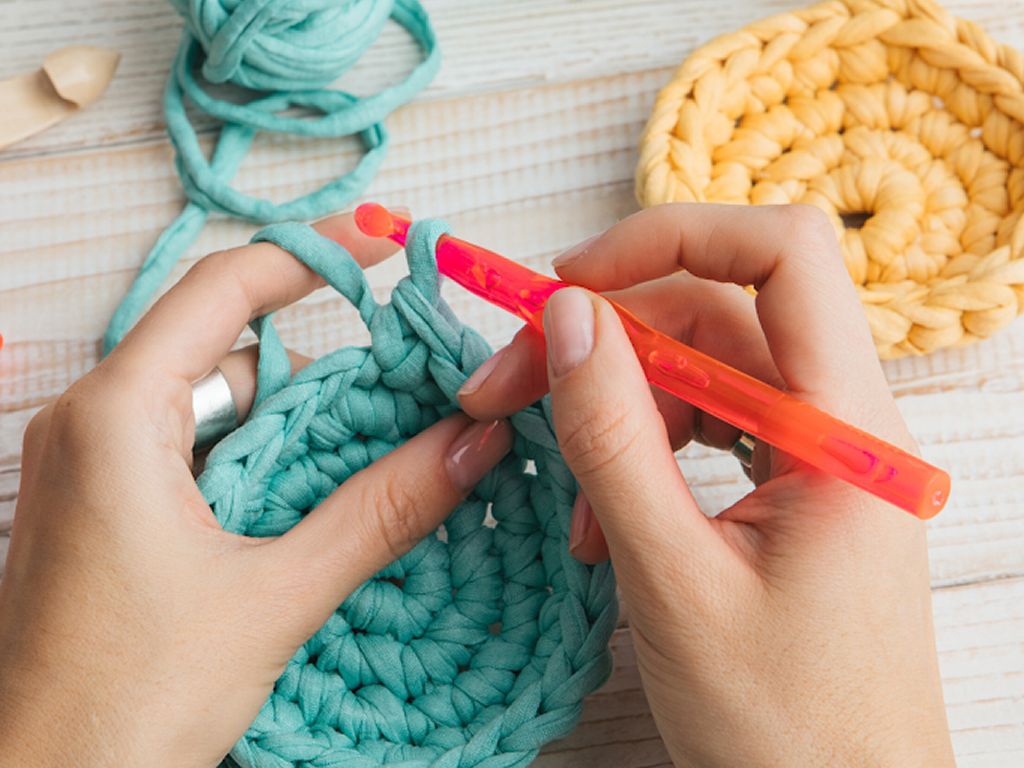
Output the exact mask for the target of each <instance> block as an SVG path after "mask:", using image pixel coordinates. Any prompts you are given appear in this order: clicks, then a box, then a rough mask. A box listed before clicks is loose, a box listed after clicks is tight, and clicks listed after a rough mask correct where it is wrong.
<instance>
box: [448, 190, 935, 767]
mask: <svg viewBox="0 0 1024 768" xmlns="http://www.w3.org/2000/svg"><path fill="white" fill-rule="evenodd" d="M555 268H556V270H557V271H558V274H559V275H560V277H562V278H563V279H564V280H566V281H568V282H572V283H576V284H579V285H584V286H587V287H589V288H590V289H592V290H594V291H608V292H610V293H609V295H610V296H614V298H615V299H616V300H617V301H620V302H621V303H623V304H624V305H625V306H626V307H627V308H629V309H630V310H632V311H633V312H635V313H636V314H638V315H639V316H640V317H641V318H642V319H643V320H645V321H647V322H649V323H651V324H652V325H654V326H655V327H658V328H660V329H661V330H663V331H665V332H667V333H670V334H671V335H673V336H675V337H677V338H680V339H682V340H683V341H684V342H686V343H688V344H690V345H692V346H695V347H696V348H698V349H700V350H702V351H704V352H707V353H709V354H710V355H712V356H713V357H716V358H718V359H720V360H723V361H724V362H726V363H729V364H730V365H733V366H735V367H738V368H741V369H743V370H745V371H746V372H747V373H750V374H752V375H754V376H757V377H759V378H761V379H763V380H765V381H767V382H769V383H771V384H773V385H775V386H778V387H781V388H785V389H787V390H789V391H790V392H791V393H793V394H794V395H796V396H797V397H799V398H801V399H803V400H806V401H808V402H810V403H813V404H814V405H816V406H817V407H819V408H821V409H823V410H825V411H827V412H829V413H832V414H834V415H836V416H838V417H839V418H842V419H844V420H846V421H849V422H852V423H853V424H855V425H858V426H860V427H861V428H863V429H866V430H868V431H869V432H872V433H874V434H876V435H879V436H880V437H882V438H883V439H886V440H888V441H890V442H893V443H895V444H897V445H899V446H901V447H903V448H905V449H907V450H911V451H916V447H915V445H914V441H913V440H912V438H911V437H910V435H909V434H908V433H907V430H906V428H905V426H904V424H903V420H902V419H901V418H900V414H899V412H898V411H897V409H896V406H895V404H894V402H893V399H892V397H891V396H890V394H889V391H888V388H887V386H886V382H885V378H884V376H883V374H882V371H881V367H880V366H879V364H878V360H877V357H876V356H875V351H874V347H873V345H872V342H871V337H870V334H869V332H868V328H867V324H866V323H865V320H864V316H863V313H862V312H861V310H860V307H859V305H858V300H857V296H856V294H855V291H854V289H853V287H852V284H851V282H850V280H849V277H848V276H847V274H846V271H845V269H844V267H843V262H842V259H841V256H840V254H839V249H838V247H837V244H836V240H835V236H834V234H833V232H832V229H831V227H830V225H829V223H828V221H827V219H826V218H825V217H824V216H823V215H820V213H819V212H818V211H816V210H815V209H813V208H807V207H803V206H787V207H759V208H741V207H735V206H711V205H668V206H662V207H659V208H654V209H650V210H647V211H643V212H641V213H638V214H636V215H634V216H631V217H630V218H628V219H626V220H624V221H622V222H620V223H619V224H617V225H616V226H614V227H612V228H611V229H610V230H608V231H607V232H605V233H604V234H602V235H600V236H598V237H597V238H596V239H594V240H591V241H587V242H585V243H583V244H581V245H580V246H577V248H575V249H573V250H572V251H570V252H568V253H567V254H565V255H563V256H562V257H560V259H557V260H556V261H555ZM680 270H686V271H687V272H688V274H687V273H684V272H681V271H680ZM731 283H734V284H737V285H731ZM743 285H753V286H754V287H755V288H756V289H757V298H756V300H755V299H754V298H752V297H751V296H750V295H749V294H747V293H746V292H745V291H744V290H743V289H742V288H740V287H738V286H743ZM544 325H545V336H546V340H547V356H546V357H547V360H546V364H545V361H544V343H543V340H542V339H540V337H539V335H537V334H534V333H533V332H531V331H524V332H521V333H520V334H519V335H518V336H517V337H516V338H515V340H513V342H512V344H511V345H510V346H509V347H506V348H505V349H504V350H501V351H499V352H498V353H497V354H496V355H495V356H494V358H492V361H493V362H492V361H488V363H485V364H484V366H482V367H481V369H480V371H479V373H477V374H475V375H474V376H473V377H472V378H471V379H470V380H469V381H468V382H467V384H466V386H465V387H464V389H463V392H462V393H461V396H460V397H461V401H462V405H463V408H464V409H465V411H466V412H467V413H469V414H471V415H473V416H474V417H476V418H485V419H492V418H497V417H500V416H502V415H504V414H507V413H510V412H513V411H515V410H516V409H518V408H519V407H521V406H522V405H524V404H525V403H527V402H530V401H532V400H534V399H535V398H537V397H538V396H539V395H541V394H542V393H543V392H544V391H545V389H547V387H548V385H549V384H550V389H551V398H552V410H553V413H554V420H555V430H556V433H557V435H558V439H559V443H560V445H561V448H562V452H563V454H564V456H565V459H566V461H567V463H568V464H569V466H570V468H571V469H572V471H573V474H575V476H576V477H577V479H578V480H579V482H580V486H581V488H582V491H583V493H582V494H581V496H580V498H579V499H578V500H577V503H576V506H575V508H574V512H573V520H572V537H571V546H572V547H573V552H574V554H576V556H577V557H579V558H580V559H582V560H585V561H587V562H595V561H598V560H601V559H604V558H606V557H607V556H608V555H609V553H610V555H611V558H612V561H613V562H614V564H615V572H616V575H617V577H618V580H619V585H620V588H621V591H622V594H623V596H624V599H625V603H626V606H627V607H628V612H629V621H630V627H631V629H632V633H633V638H634V643H635V646H636V652H637V657H638V662H639V666H640V671H641V675H642V679H643V683H644V688H645V691H646V693H647V698H648V701H649V703H650V706H651V710H652V712H653V713H654V717H655V720H656V722H657V725H658V728H659V730H660V732H661V735H662V737H663V738H664V740H665V743H666V745H667V747H668V750H669V753H670V754H671V755H672V758H673V760H674V761H675V763H676V765H678V766H735V765H743V766H780V765H785V766H819V765H820V766H824V765H828V766H843V765H850V766H865V765H878V766H882V765H893V766H941V765H952V764H953V758H952V752H951V747H950V740H949V734H948V730H947V725H946V718H945V711H944V709H943V703H942V691H941V687H940V682H939V675H938V665H937V660H936V653H935V646H934V634H933V628H932V618H931V602H930V592H929V583H928V563H927V550H926V547H925V529H924V525H923V524H922V523H921V522H919V521H918V520H916V519H914V518H912V517H910V516H909V515H907V514H906V513H904V512H902V511H900V510H898V509H896V508H894V507H891V506H889V505H888V504H886V503H884V502H881V501H879V500H877V499H875V498H874V497H872V496H870V495H868V494H866V493H865V492H863V491H861V490H858V489H856V488H854V487H852V486H849V485H846V484H844V483H842V482H841V481H839V480H836V479H834V478H830V477H826V476H824V475H822V474H821V473H819V472H817V471H814V470H812V469H811V468H810V467H808V466H806V465H802V464H800V463H799V462H797V461H796V460H794V459H792V458H791V457H789V456H787V455H784V454H781V453H779V452H774V451H771V450H767V446H765V445H760V444H759V445H758V446H757V448H756V449H755V453H754V462H753V469H752V474H753V479H754V481H755V483H756V486H757V487H756V488H755V490H753V491H752V492H751V493H750V494H748V495H747V496H746V497H745V498H743V499H742V500H741V501H739V502H738V503H737V504H735V505H733V506H732V507H730V508H729V509H727V510H725V511H723V512H721V513H720V514H719V515H718V516H717V517H716V518H713V519H708V518H707V517H705V515H704V514H702V511H701V510H700V509H698V507H697V505H696V503H695V502H694V499H693V496H692V495H691V494H690V491H689V489H688V488H687V485H686V482H685V480H684V478H683V476H682V475H681V474H680V471H679V468H678V466H677V463H676V460H675V457H674V456H673V450H675V449H677V448H679V447H680V446H682V445H684V444H685V443H687V442H688V441H690V440H691V439H697V440H700V441H701V442H704V443H707V444H709V445H712V446H715V447H718V448H722V449H728V448H730V447H731V446H732V445H733V444H734V443H735V442H736V440H737V438H738V437H739V434H740V433H739V431H738V430H737V429H736V428H734V427H731V426H729V425H727V424H725V423H722V422H721V421H718V420H716V419H713V418H710V417H708V416H707V415H706V414H702V413H700V412H699V411H696V410H695V409H693V408H692V407H690V406H688V405H686V404H685V403H682V402H680V401H677V400H674V399H673V398H671V397H669V396H667V395H664V393H661V392H654V393H652V392H651V390H650V388H649V387H648V385H647V383H646V381H645V379H644V376H643V373H642V372H641V369H640V367H639V364H638V363H637V361H636V357H635V355H634V353H633V351H632V347H631V346H630V343H629V340H628V338H627V337H626V335H625V333H624V332H623V330H622V326H621V324H620V323H619V320H618V316H617V315H616V314H615V312H614V310H613V309H612V308H611V307H610V306H609V305H608V304H607V303H606V302H604V301H603V300H602V299H600V298H599V297H598V296H595V295H594V294H591V293H589V292H587V291H584V290H583V289H580V288H567V289H564V290H562V291H560V292H558V293H556V294H555V295H554V296H553V297H552V298H551V300H550V301H549V303H548V306H547V311H546V313H545V317H544ZM545 372H546V375H545ZM659 411H660V413H659ZM707 511H708V512H716V511H717V510H707Z"/></svg>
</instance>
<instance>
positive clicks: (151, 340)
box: [106, 213, 398, 383]
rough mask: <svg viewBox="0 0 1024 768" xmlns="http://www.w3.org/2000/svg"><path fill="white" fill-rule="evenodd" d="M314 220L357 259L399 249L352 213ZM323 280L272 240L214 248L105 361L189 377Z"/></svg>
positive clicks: (366, 261) (365, 262)
mask: <svg viewBox="0 0 1024 768" xmlns="http://www.w3.org/2000/svg"><path fill="white" fill-rule="evenodd" d="M313 228H314V229H315V230H316V231H317V232H319V233H320V234H321V235H323V236H324V237H327V238H328V239H330V240H333V241H335V242H337V243H339V244H340V245H342V246H343V247H344V248H345V249H346V250H348V251H349V252H350V253H351V254H352V256H353V257H354V258H355V260H356V261H357V262H358V263H359V264H360V266H362V267H368V266H371V265H372V264H376V263H377V262H379V261H383V260H384V259H385V258H387V257H388V256H390V255H391V254H393V253H394V252H395V251H396V250H398V246H396V245H395V244H394V243H392V242H391V241H390V240H387V239H386V238H371V237H367V236H366V235H363V234H362V233H361V232H360V231H359V229H358V227H356V225H355V221H354V220H353V218H352V214H350V213H346V214H341V215H338V216H331V217H329V218H326V219H323V220H322V221H319V222H317V223H316V224H314V225H313ZM323 285H324V282H323V280H322V279H321V278H320V276H319V275H317V274H315V273H314V272H312V271H311V270H310V269H309V268H308V267H306V266H305V265H304V264H303V263H302V262H300V261H299V260H298V259H296V258H295V257H294V256H292V255H291V254H289V253H288V252H286V251H284V250H282V249H281V248H279V247H277V246H276V245H273V244H272V243H265V242H264V243H252V244H250V245H245V246H242V247H239V248H232V249H230V250H227V251H221V252H219V253H215V254H211V255H210V256H207V257H206V258H204V259H201V260H200V261H199V262H197V263H196V264H195V266H193V267H192V269H190V270H189V271H188V273H187V274H186V275H185V276H184V277H183V278H182V279H181V281H179V282H178V284H177V285H175V286H174V287H173V288H171V289H170V290H169V291H168V292H167V293H166V294H165V295H164V296H163V297H161V299H160V300H159V301H158V302H157V303H156V304H155V305H154V306H153V308H152V309H151V310H150V311H149V312H148V313H146V315H145V316H143V318H142V319H141V320H139V322H138V324H137V325H136V326H135V327H134V328H133V329H132V330H131V332H129V334H128V335H127V336H126V337H125V338H124V340H123V341H122V342H121V343H120V344H119V345H118V346H117V347H116V348H115V349H114V350H113V352H111V353H110V355H109V357H108V358H107V361H106V363H107V364H109V365H111V366H118V367H121V368H126V369H129V370H141V371H147V372H150V373H153V374H155V375H159V376H164V377H171V378H178V379H184V380H185V381H187V382H189V383H191V382H193V381H195V380H196V379H198V378H200V377H202V376H204V375H205V374H207V373H209V372H210V371H211V370H212V369H213V368H214V366H216V365H217V364H218V363H219V362H220V360H221V358H223V357H224V356H225V355H226V354H227V353H228V351H229V350H230V349H231V347H232V345H233V344H234V343H235V341H236V340H237V339H238V337H239V335H240V334H241V332H242V330H243V329H244V328H245V326H246V324H247V323H248V322H249V321H250V320H252V319H254V318H256V317H259V316H260V315H265V314H267V313H268V312H273V311H274V310H276V309H279V308H281V307H284V306H287V305H288V304H291V303H292V302H295V301H298V300H299V299H301V298H302V297H303V296H305V295H306V294H308V293H311V292H312V291H314V290H316V289H317V288H320V287H321V286H323Z"/></svg>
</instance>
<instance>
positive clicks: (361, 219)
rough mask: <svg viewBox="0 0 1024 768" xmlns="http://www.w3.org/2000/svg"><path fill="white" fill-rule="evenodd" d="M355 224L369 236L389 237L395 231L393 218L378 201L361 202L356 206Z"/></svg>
mask: <svg viewBox="0 0 1024 768" xmlns="http://www.w3.org/2000/svg"><path fill="white" fill-rule="evenodd" d="M355 219H356V226H357V227H359V231H360V232H362V233H363V234H364V235H369V236H370V237H389V236H391V235H393V234H394V233H395V218H394V216H392V215H391V211H389V210H388V209H387V208H385V207H384V206H383V205H380V204H379V203H363V204H362V205H360V206H359V207H358V208H356V213H355Z"/></svg>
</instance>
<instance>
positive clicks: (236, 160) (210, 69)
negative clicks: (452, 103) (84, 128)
mask: <svg viewBox="0 0 1024 768" xmlns="http://www.w3.org/2000/svg"><path fill="white" fill-rule="evenodd" d="M171 2H172V4H173V5H174V7H175V8H176V9H177V10H178V12H179V13H180V14H181V15H182V16H183V17H184V19H185V29H184V31H183V33H182V39H181V43H180V45H179V47H178V52H177V54H176V56H175V60H174V64H173V66H172V69H171V73H170V76H169V77H168V80H167V84H166V86H165V88H164V115H165V118H166V121H167V133H168V136H169V138H170V140H171V144H172V145H173V147H174V151H175V167H176V169H177V172H178V176H179V177H180V179H181V184H182V187H183V189H184V191H185V194H186V196H187V198H188V203H187V204H186V206H185V208H184V209H183V210H182V212H181V214H179V216H178V217H177V218H176V219H175V220H174V221H173V222H172V223H171V224H170V225H169V226H168V227H167V229H166V230H164V232H163V233H162V234H161V235H160V237H159V238H158V239H157V241H156V243H155V244H154V246H153V248H152V250H150V252H149V254H148V255H147V256H146V258H145V260H144V261H143V263H142V266H141V267H140V269H139V272H138V274H137V276H136V278H135V280H134V282H133V283H132V285H131V287H130V288H129V290H128V293H127V294H126V295H125V297H124V298H123V299H122V301H121V303H120V304H119V306H118V307H117V309H116V310H115V312H114V315H113V317H112V318H111V320H110V323H109V325H108V326H107V329H106V332H105V333H104V336H103V354H107V353H108V352H109V351H110V350H111V349H113V348H114V346H115V345H116V344H117V343H118V342H119V341H120V340H121V339H122V338H123V337H124V335H125V334H126V333H127V332H128V329H129V328H130V327H131V326H132V324H133V323H134V322H135V320H136V319H137V318H138V317H139V315H140V314H141V313H142V310H143V309H144V308H145V306H146V305H147V304H148V302H149V301H150V299H151V298H152V297H153V295H154V294H155V293H156V291H157V289H159V287H160V285H162V284H163V282H164V281H165V280H166V279H167V277H168V275H169V274H170V272H171V270H172V269H173V268H174V265H175V264H176V263H177V262H178V260H179V259H180V258H181V255H182V254H183V253H184V252H185V250H186V249H187V248H188V247H189V246H190V245H191V244H192V243H193V242H194V241H195V239H196V237H198V235H199V233H200V232H201V231H202V228H203V225H204V224H205V223H206V219H207V218H208V216H209V214H210V213H211V212H218V213H224V214H227V215H229V216H235V217H238V218H243V219H249V220H253V221H258V222H261V223H264V224H266V223H271V222H281V221H288V220H293V219H300V220H308V219H312V218H317V217H320V216H324V215H327V214H328V213H331V212H333V211H336V210H338V209H340V208H343V207H345V206H346V205H348V204H349V203H351V202H352V200H354V199H355V198H356V197H357V196H358V195H359V194H360V193H361V192H362V191H363V190H364V189H365V188H366V187H367V185H368V184H369V183H370V181H371V180H372V179H373V177H374V176H375V175H376V173H377V170H378V168H379V167H380V164H381V162H382V161H383V159H384V153H385V151H386V149H387V144H388V135H387V132H386V130H385V129H384V125H383V123H382V121H383V120H384V118H385V117H387V115H388V114H390V113H391V112H392V111H394V110H395V109H396V108H398V107H399V106H401V105H403V104H405V103H407V102H408V101H409V100H410V99H412V98H413V97H414V96H415V95H416V94H417V93H419V91H421V90H422V89H423V88H424V87H425V86H426V85H427V84H428V83H429V82H430V81H431V80H432V79H433V77H434V75H435V74H436V73H437V70H438V68H439V67H440V51H439V48H438V47H437V39H436V36H435V34H434V31H433V28H432V27H431V25H430V19H429V17H428V15H427V13H426V11H425V10H424V9H423V6H422V5H421V3H420V2H419V0H352V1H351V2H341V1H340V0H241V1H240V2H238V1H237V0H236V1H235V2H231V1H230V0H171ZM388 18H391V19H394V21H396V22H397V23H398V24H399V25H401V26H402V27H404V28H405V29H406V30H407V31H408V32H409V34H410V35H411V36H412V38H413V39H414V40H415V41H416V43H417V44H418V45H419V47H420V49H421V50H422V53H423V60H422V61H421V62H420V63H419V64H418V65H417V66H416V67H415V68H414V69H413V70H412V72H410V73H409V75H408V76H407V77H406V79H405V80H404V81H402V82H400V83H398V84H397V85H394V86H391V87H389V88H385V89H384V90H382V91H380V92H378V93H376V94H373V95H371V96H366V97H357V96H353V95H351V94H348V93H345V92H343V91H337V90H329V89H327V88H325V86H327V85H328V84H330V83H331V82H333V81H334V80H336V79H337V78H338V77H340V76H341V75H342V74H343V73H344V72H345V71H346V70H347V69H348V68H349V67H351V66H352V65H353V64H354V63H355V62H356V61H357V60H358V59H359V57H360V56H361V55H362V53H363V52H364V51H365V50H366V49H367V48H368V47H369V46H370V45H371V44H372V43H373V42H374V41H375V40H376V39H377V37H378V35H379V34H380V31H381V28H382V27H383V25H384V23H385V22H386V21H387V20H388ZM204 55H205V58H204ZM197 67H199V68H200V69H201V73H202V76H203V78H204V79H205V80H206V81H208V82H210V83H224V82H231V83H234V84H236V85H238V86H241V87H244V88H250V89H255V90H259V91H263V92H266V95H264V96H260V97H257V98H255V99H254V100H252V101H250V102H248V103H244V104H239V103H235V102H233V101H228V100H226V99H221V98H217V97H214V96H211V95H210V94H209V93H208V92H207V91H206V90H205V89H204V87H203V85H202V83H201V82H200V81H199V79H197V77H196V75H195V70H196V68H197ZM186 101H188V102H191V103H192V104H193V105H195V106H196V107H197V108H198V109H200V110H201V111H203V112H204V113H206V114H209V115H211V116H212V117H214V118H216V119H217V120H219V121H220V122H221V123H222V128H221V132H220V136H219V137H218V139H217V143H216V146H215V148H214V151H213V156H212V159H211V160H207V158H206V156H205V154H204V153H203V150H202V148H201V147H200V145H199V139H198V137H197V135H196V131H195V127H194V126H193V125H192V123H191V121H190V120H189V117H188V114H187V112H186V109H185V105H186ZM293 107H301V108H305V109H309V110H313V111H315V112H318V113H320V116H319V117H311V118H301V117H291V116H288V115H281V114H278V113H280V112H282V111H284V110H287V109H290V108H293ZM258 131H272V132H276V133H291V134H296V135H300V136H312V137H340V136H350V135H358V136H359V138H360V140H361V142H362V144H363V147H364V149H365V154H364V155H363V157H362V158H361V159H360V161H359V163H358V165H357V166H356V167H355V168H354V169H353V170H352V171H350V172H349V173H347V174H345V175H343V176H340V177H338V178H336V179H333V180H332V181H330V182H328V183H327V184H325V185H324V186H322V187H321V188H320V189H317V190H314V191H312V192H310V193H307V194H305V195H302V196H300V197H297V198H295V199H293V200H289V201H286V202H282V203H275V202H272V201H270V200H265V199H261V198H258V197H254V196H251V195H246V194H243V193H242V192H239V191H238V190H237V189H235V188H233V187H232V186H231V181H232V179H233V178H234V177H235V174H236V173H237V172H238V169H239V167H240V166H241V164H242V161H243V160H244V159H245V156H246V154H247V153H248V151H249V148H250V147H251V145H252V141H253V139H254V138H255V136H256V133H257V132H258Z"/></svg>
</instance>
